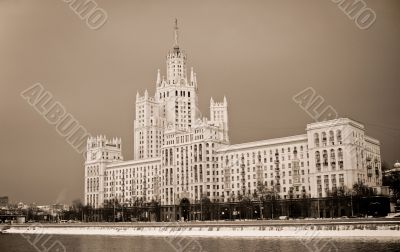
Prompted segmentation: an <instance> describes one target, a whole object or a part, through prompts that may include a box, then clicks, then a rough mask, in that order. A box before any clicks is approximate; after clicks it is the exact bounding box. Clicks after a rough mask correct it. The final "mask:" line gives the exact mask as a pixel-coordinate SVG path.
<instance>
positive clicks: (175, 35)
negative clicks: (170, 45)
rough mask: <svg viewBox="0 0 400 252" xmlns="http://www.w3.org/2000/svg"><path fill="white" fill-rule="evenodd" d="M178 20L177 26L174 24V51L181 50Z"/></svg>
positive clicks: (176, 21)
mask: <svg viewBox="0 0 400 252" xmlns="http://www.w3.org/2000/svg"><path fill="white" fill-rule="evenodd" d="M178 35H179V34H178V19H177V18H175V24H174V49H179V44H178Z"/></svg>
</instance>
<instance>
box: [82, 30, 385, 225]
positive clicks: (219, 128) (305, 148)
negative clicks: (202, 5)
mask: <svg viewBox="0 0 400 252" xmlns="http://www.w3.org/2000/svg"><path fill="white" fill-rule="evenodd" d="M178 42H179V41H178V26H177V23H175V27H174V44H173V48H172V49H171V50H170V51H169V52H168V54H167V57H166V77H164V76H161V73H160V70H158V72H157V78H156V83H155V84H156V91H155V94H154V95H150V94H149V93H148V92H147V90H146V91H145V92H144V94H143V95H140V94H139V93H138V94H137V95H136V117H135V121H134V129H133V130H134V160H128V161H124V160H123V156H122V143H121V139H118V138H114V139H110V140H109V139H107V138H106V137H105V136H97V137H93V138H89V139H88V141H87V160H86V162H85V204H86V205H91V206H93V207H102V206H104V205H105V204H108V203H109V202H119V203H122V204H124V205H126V206H132V205H133V204H135V202H136V203H137V202H138V201H139V202H141V203H149V202H158V203H159V204H160V205H161V206H162V211H163V213H164V217H165V218H164V219H175V218H176V215H175V214H174V206H177V205H179V204H180V203H181V202H182V201H183V200H184V201H185V202H189V203H197V202H199V201H200V200H201V199H203V198H208V199H210V200H211V201H212V202H232V201H237V200H238V199H239V198H240V197H241V196H244V195H254V193H255V192H257V190H259V188H260V187H264V188H267V189H268V190H270V191H272V192H273V193H274V194H276V195H277V196H279V197H280V198H282V199H285V198H289V197H291V198H300V197H326V196H329V195H330V194H331V193H333V192H335V191H337V190H340V189H346V188H352V186H353V184H354V183H356V182H363V183H364V184H366V185H368V186H371V187H379V186H381V183H382V172H381V158H380V143H379V141H378V140H376V139H373V138H371V137H368V136H366V135H365V127H364V125H362V124H361V123H359V122H356V121H354V120H351V119H348V118H339V119H335V120H330V121H324V122H316V123H310V124H308V125H307V126H306V132H305V134H303V135H297V136H290V137H284V138H277V139H270V140H262V141H257V142H249V143H242V144H230V141H229V134H228V133H229V124H228V121H229V120H228V102H227V99H226V97H224V98H223V101H221V102H216V101H214V100H213V98H211V100H210V111H209V118H206V117H202V114H201V113H200V110H199V108H198V83H197V78H196V73H195V72H194V70H193V68H190V71H189V70H188V67H187V55H186V53H185V52H184V51H183V50H181V48H180V46H179V43H178ZM188 72H189V74H188Z"/></svg>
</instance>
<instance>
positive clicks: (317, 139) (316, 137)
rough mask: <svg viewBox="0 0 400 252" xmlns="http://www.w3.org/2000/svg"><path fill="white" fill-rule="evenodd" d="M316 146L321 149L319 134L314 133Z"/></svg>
mask: <svg viewBox="0 0 400 252" xmlns="http://www.w3.org/2000/svg"><path fill="white" fill-rule="evenodd" d="M314 144H315V146H316V147H319V134H318V133H314Z"/></svg>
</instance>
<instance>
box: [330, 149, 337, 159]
mask: <svg viewBox="0 0 400 252" xmlns="http://www.w3.org/2000/svg"><path fill="white" fill-rule="evenodd" d="M335 161H336V156H335V150H334V149H331V162H335Z"/></svg>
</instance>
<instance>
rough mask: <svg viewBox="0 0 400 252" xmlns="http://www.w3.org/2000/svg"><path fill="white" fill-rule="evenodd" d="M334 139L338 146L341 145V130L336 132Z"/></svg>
mask: <svg viewBox="0 0 400 252" xmlns="http://www.w3.org/2000/svg"><path fill="white" fill-rule="evenodd" d="M336 139H337V141H338V144H342V131H341V130H337V131H336Z"/></svg>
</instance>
